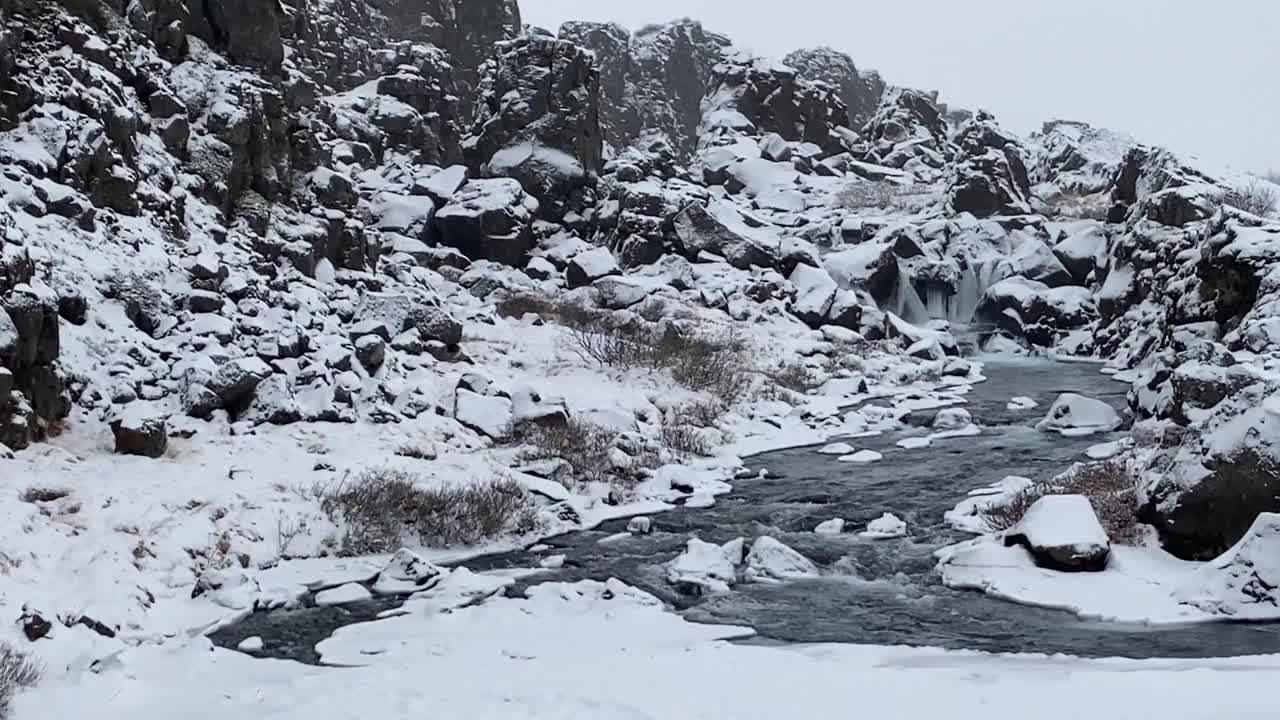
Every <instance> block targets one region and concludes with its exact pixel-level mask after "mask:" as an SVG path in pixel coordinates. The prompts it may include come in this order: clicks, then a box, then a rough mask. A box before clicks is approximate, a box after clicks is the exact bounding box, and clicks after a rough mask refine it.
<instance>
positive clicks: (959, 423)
mask: <svg viewBox="0 0 1280 720" xmlns="http://www.w3.org/2000/svg"><path fill="white" fill-rule="evenodd" d="M972 424H973V416H972V415H970V414H969V411H968V410H965V409H964V408H943V409H941V410H939V411H938V414H937V415H934V416H933V429H934V430H959V429H961V428H966V427H969V426H970V425H972Z"/></svg>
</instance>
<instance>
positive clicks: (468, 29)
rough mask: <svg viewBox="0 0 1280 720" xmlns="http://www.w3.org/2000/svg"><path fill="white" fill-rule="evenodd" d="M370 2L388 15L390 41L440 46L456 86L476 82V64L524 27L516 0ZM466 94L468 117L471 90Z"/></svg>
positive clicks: (477, 68) (475, 84) (464, 102)
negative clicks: (499, 43) (454, 77)
mask: <svg viewBox="0 0 1280 720" xmlns="http://www.w3.org/2000/svg"><path fill="white" fill-rule="evenodd" d="M373 5H374V6H376V7H377V9H378V10H379V11H380V12H381V13H382V14H384V15H385V16H386V18H387V21H388V22H387V29H388V32H389V36H390V37H389V39H392V40H407V41H410V42H412V43H419V44H424V45H433V46H435V47H438V48H440V49H442V50H444V51H445V52H447V53H448V54H449V57H450V59H451V61H452V65H453V68H454V72H455V74H456V78H457V81H458V83H459V85H460V86H461V87H463V88H466V89H468V90H474V89H475V88H476V87H477V86H478V85H479V82H480V78H481V72H480V68H481V66H482V65H484V64H485V62H486V61H488V59H489V57H490V55H491V54H492V52H493V47H494V44H495V43H498V42H501V41H503V40H510V39H512V38H514V37H516V36H517V35H519V34H520V31H521V28H522V27H523V25H522V23H521V20H520V7H519V5H518V4H517V3H516V0H426V2H408V1H407V0H377V2H375V3H373ZM464 95H465V97H463V98H462V101H463V108H462V111H463V115H464V116H466V115H467V114H468V110H469V108H470V97H471V93H470V92H467V93H464Z"/></svg>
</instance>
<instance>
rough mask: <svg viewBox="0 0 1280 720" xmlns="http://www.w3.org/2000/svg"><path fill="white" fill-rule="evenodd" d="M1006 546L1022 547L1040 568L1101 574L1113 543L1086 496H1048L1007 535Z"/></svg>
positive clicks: (1029, 511) (1036, 504) (1031, 508)
mask: <svg viewBox="0 0 1280 720" xmlns="http://www.w3.org/2000/svg"><path fill="white" fill-rule="evenodd" d="M1004 541H1005V545H1008V546H1012V545H1021V546H1023V547H1025V548H1026V549H1027V550H1028V551H1029V552H1030V553H1031V555H1032V556H1033V557H1034V558H1035V560H1036V564H1037V565H1039V566H1041V567H1044V568H1048V569H1050V570H1060V571H1062V572H1100V571H1102V570H1105V569H1106V567H1107V560H1108V558H1109V557H1110V554H1111V541H1110V539H1109V538H1108V537H1107V532H1106V530H1104V529H1103V528H1102V523H1100V522H1098V516H1097V515H1096V514H1095V513H1094V511H1093V505H1092V503H1090V502H1089V498H1087V497H1085V496H1084V495H1046V496H1044V497H1042V498H1040V499H1039V500H1036V501H1035V503H1033V504H1032V505H1031V507H1030V508H1029V509H1028V510H1027V513H1026V515H1024V516H1023V517H1022V520H1020V521H1019V522H1018V524H1017V525H1016V526H1015V527H1014V528H1013V529H1011V530H1010V531H1009V532H1007V533H1005V536H1004Z"/></svg>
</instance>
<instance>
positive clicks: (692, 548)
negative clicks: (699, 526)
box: [667, 538, 746, 592]
mask: <svg viewBox="0 0 1280 720" xmlns="http://www.w3.org/2000/svg"><path fill="white" fill-rule="evenodd" d="M745 544H746V541H745V540H744V539H743V538H738V539H736V540H730V541H729V542H727V543H725V544H724V545H715V544H712V543H709V542H706V541H704V540H699V539H698V538H689V542H688V544H687V545H686V546H685V551H684V552H683V553H681V554H680V555H679V556H678V557H676V559H675V560H672V561H671V563H670V564H669V565H668V566H667V581H668V582H670V583H672V584H673V585H674V584H683V583H689V584H693V585H697V586H700V587H702V588H705V589H706V590H708V591H710V592H727V591H728V590H729V586H731V585H733V584H734V583H736V582H737V581H738V570H737V568H738V565H740V564H741V563H742V559H743V552H744V549H745Z"/></svg>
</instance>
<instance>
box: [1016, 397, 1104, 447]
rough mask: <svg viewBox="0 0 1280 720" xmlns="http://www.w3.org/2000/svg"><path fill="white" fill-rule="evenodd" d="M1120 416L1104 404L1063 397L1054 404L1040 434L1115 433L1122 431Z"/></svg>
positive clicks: (1040, 423) (1088, 399)
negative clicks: (1043, 432) (1118, 430)
mask: <svg viewBox="0 0 1280 720" xmlns="http://www.w3.org/2000/svg"><path fill="white" fill-rule="evenodd" d="M1120 423H1121V418H1120V413H1118V412H1116V410H1115V408H1113V407H1111V406H1110V405H1108V404H1106V403H1105V402H1103V401H1101V400H1095V399H1093V398H1088V397H1085V396H1083V395H1077V394H1075V393H1063V394H1061V395H1059V396H1058V399H1057V400H1054V401H1053V405H1052V406H1050V407H1049V412H1048V414H1046V415H1045V416H1044V419H1043V420H1041V421H1040V422H1039V423H1037V424H1036V429H1037V430H1043V431H1045V432H1056V433H1059V434H1061V435H1065V436H1067V437H1076V436H1081V435H1092V434H1094V433H1100V432H1111V431H1112V430H1115V429H1116V428H1118V427H1120Z"/></svg>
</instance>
